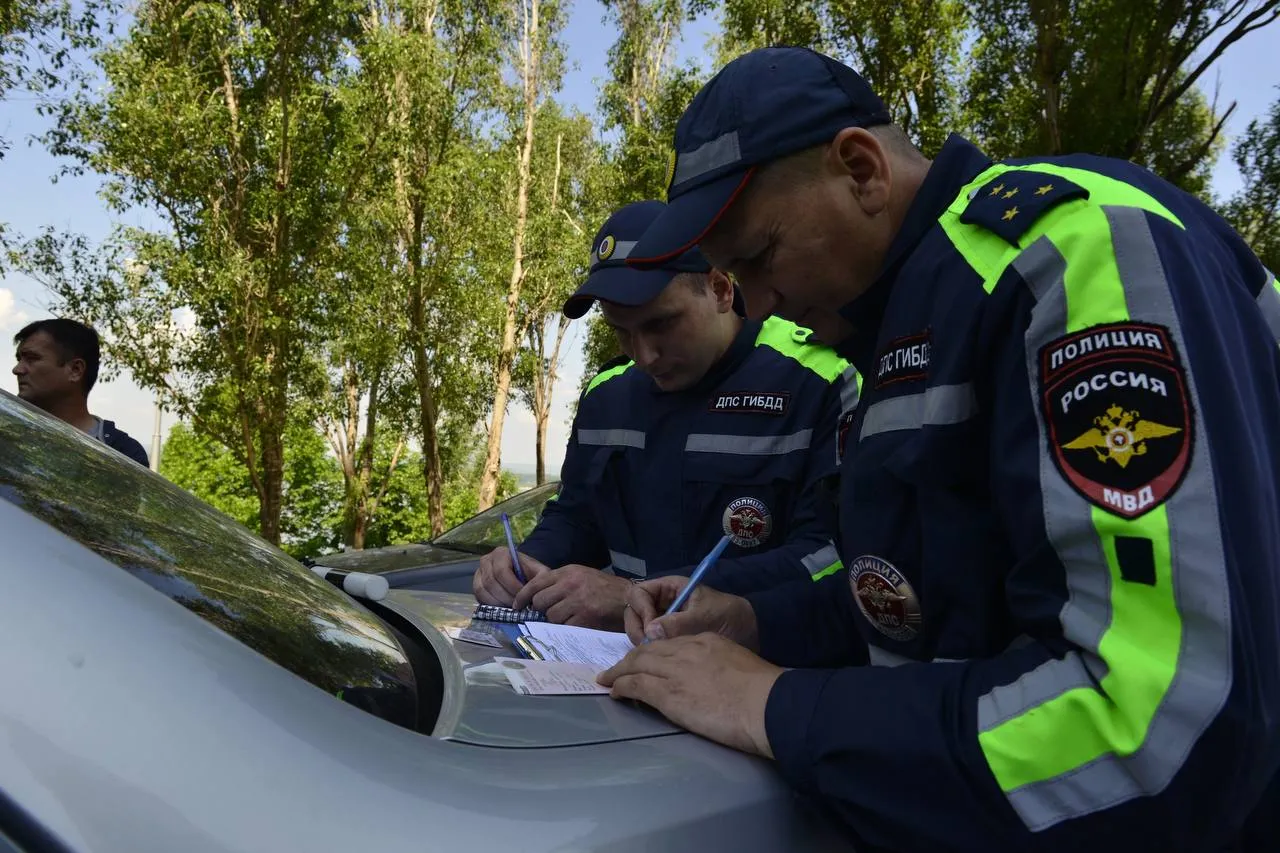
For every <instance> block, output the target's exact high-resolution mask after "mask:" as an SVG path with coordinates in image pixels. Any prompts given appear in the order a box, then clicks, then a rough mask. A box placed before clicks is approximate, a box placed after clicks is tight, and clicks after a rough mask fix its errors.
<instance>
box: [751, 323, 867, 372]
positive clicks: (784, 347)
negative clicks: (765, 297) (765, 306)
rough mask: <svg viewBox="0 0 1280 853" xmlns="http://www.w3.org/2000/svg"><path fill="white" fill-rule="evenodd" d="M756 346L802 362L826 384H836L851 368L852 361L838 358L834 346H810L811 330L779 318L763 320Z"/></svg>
mask: <svg viewBox="0 0 1280 853" xmlns="http://www.w3.org/2000/svg"><path fill="white" fill-rule="evenodd" d="M756 346H758V347H769V348H770V349H772V350H775V351H777V352H779V353H781V354H782V355H785V356H786V357H787V358H790V359H792V360H794V361H798V362H800V364H803V365H804V366H805V367H807V368H809V369H810V370H812V371H813V372H814V373H816V374H818V375H819V376H821V377H822V378H823V379H825V380H827V382H835V381H836V380H837V379H838V378H840V374H842V373H844V372H845V370H846V369H848V367H849V362H847V361H845V360H844V359H843V358H841V357H840V356H838V355H836V352H835V350H833V349H831V347H828V346H823V345H822V344H811V343H809V330H808V329H802V328H801V327H799V326H797V325H796V324H795V323H792V322H791V321H789V320H783V319H782V318H780V317H770V318H768V319H767V320H765V321H764V325H762V326H761V327H760V333H759V334H758V335H756Z"/></svg>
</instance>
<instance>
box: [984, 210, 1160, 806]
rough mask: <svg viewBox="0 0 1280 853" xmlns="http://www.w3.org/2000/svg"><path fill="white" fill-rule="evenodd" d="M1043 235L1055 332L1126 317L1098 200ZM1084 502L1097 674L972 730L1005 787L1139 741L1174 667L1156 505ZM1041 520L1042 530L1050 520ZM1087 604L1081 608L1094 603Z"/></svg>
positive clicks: (1127, 750)
mask: <svg viewBox="0 0 1280 853" xmlns="http://www.w3.org/2000/svg"><path fill="white" fill-rule="evenodd" d="M1045 236H1046V237H1047V238H1048V240H1049V241H1050V242H1051V243H1052V244H1053V246H1054V247H1055V248H1056V249H1057V251H1058V252H1059V253H1060V254H1061V256H1062V258H1063V259H1064V260H1065V262H1066V265H1065V269H1064V270H1063V272H1062V287H1063V290H1065V297H1066V307H1067V311H1066V322H1065V327H1064V328H1062V333H1064V334H1070V333H1073V332H1077V331H1080V330H1082V329H1086V328H1088V327H1090V326H1095V325H1098V324H1102V323H1115V322H1123V321H1126V320H1129V319H1130V313H1129V308H1128V305H1127V303H1126V299H1125V286H1124V282H1123V280H1122V279H1121V276H1120V271H1119V269H1118V266H1117V262H1116V253H1115V247H1114V245H1113V237H1112V228H1111V225H1110V223H1109V221H1108V219H1107V216H1106V212H1105V211H1104V210H1103V209H1102V208H1100V207H1095V206H1088V207H1084V208H1080V207H1078V206H1077V207H1076V208H1075V211H1074V214H1073V215H1071V216H1069V217H1065V218H1063V217H1058V218H1056V219H1055V221H1054V224H1053V226H1052V227H1051V228H1050V229H1049V230H1048V231H1047V232H1046V234H1045ZM1037 403H1038V401H1037ZM1090 509H1091V514H1090V518H1091V521H1092V526H1093V529H1094V531H1095V532H1096V534H1097V536H1098V539H1099V541H1100V543H1101V545H1102V552H1103V554H1104V555H1105V558H1106V563H1107V569H1106V570H1107V573H1108V576H1109V577H1108V579H1107V589H1108V590H1109V594H1108V601H1107V602H1106V607H1105V611H1106V614H1107V616H1108V622H1107V626H1106V630H1105V631H1104V632H1103V634H1102V636H1101V638H1100V639H1099V641H1098V647H1097V649H1096V652H1097V654H1098V656H1099V657H1101V658H1102V660H1103V661H1104V662H1105V664H1106V667H1107V671H1106V675H1105V676H1103V677H1102V679H1101V681H1100V683H1099V686H1098V688H1094V687H1093V686H1092V685H1087V686H1083V685H1082V686H1076V687H1072V688H1070V689H1068V690H1066V691H1065V692H1063V693H1061V694H1059V695H1057V696H1055V697H1054V698H1051V699H1048V700H1047V701H1045V702H1042V703H1040V704H1038V705H1034V706H1032V707H1031V708H1029V709H1027V710H1025V711H1024V712H1023V713H1021V714H1019V715H1017V716H1014V717H1012V718H1010V719H1008V720H1005V721H1004V722H1002V723H1000V724H998V725H995V726H993V727H991V728H989V729H987V730H985V731H982V732H980V733H979V735H978V742H979V745H980V747H981V748H982V751H983V754H984V755H985V756H986V759H987V763H988V765H989V766H990V768H991V772H992V774H993V775H994V776H995V778H996V781H997V782H998V783H999V785H1000V787H1001V789H1002V790H1004V791H1005V792H1010V791H1014V790H1016V789H1018V788H1020V787H1022V786H1024V785H1028V784H1032V783H1035V782H1041V781H1045V780H1049V779H1053V778H1055V777H1058V776H1061V775H1063V774H1065V773H1069V772H1071V771H1073V770H1075V769H1076V768H1078V767H1081V766H1083V765H1085V764H1088V763H1089V762H1091V761H1093V760H1095V759H1097V758H1098V757H1100V756H1102V755H1104V754H1107V753H1112V754H1115V755H1117V756H1122V757H1123V756H1127V755H1131V754H1133V753H1134V752H1135V751H1136V750H1137V749H1138V748H1139V747H1140V746H1141V745H1142V744H1143V742H1144V741H1145V739H1146V736H1147V732H1148V729H1149V728H1150V726H1151V721H1152V720H1153V719H1154V717H1155V714H1156V711H1157V710H1158V709H1159V706H1160V702H1161V701H1162V700H1163V698H1164V696H1165V694H1166V693H1167V692H1168V690H1169V686H1170V684H1171V683H1172V681H1173V675H1174V672H1175V671H1176V670H1177V666H1178V655H1179V648H1180V643H1181V639H1182V622H1181V616H1180V614H1179V612H1178V608H1177V603H1176V602H1175V600H1174V597H1173V595H1174V593H1173V576H1172V562H1171V558H1170V551H1169V527H1168V517H1167V513H1166V508H1165V507H1164V506H1160V507H1158V508H1156V509H1155V510H1153V511H1151V512H1150V513H1147V514H1146V515H1144V516H1141V517H1140V518H1137V519H1132V520H1130V519H1124V518H1121V517H1119V516H1115V515H1112V514H1111V513H1108V512H1106V511H1104V510H1102V509H1100V508H1098V507H1091V508H1090ZM1046 526H1047V527H1049V528H1050V535H1051V537H1052V535H1053V533H1052V525H1046ZM1117 536H1131V537H1138V538H1142V539H1147V540H1149V541H1150V542H1151V543H1152V548H1153V556H1154V560H1155V569H1156V584H1155V586H1146V585H1143V584H1135V583H1129V582H1126V581H1124V580H1123V579H1122V578H1121V575H1120V569H1119V564H1118V562H1117V559H1116V553H1115V540H1116V537H1117ZM1071 570H1072V567H1070V566H1068V571H1071ZM1086 570H1087V569H1086ZM1075 571H1080V568H1079V567H1076V568H1075ZM1073 586H1075V587H1077V588H1078V587H1079V584H1078V583H1077V584H1073ZM1092 604H1093V607H1090V609H1091V610H1093V609H1099V610H1100V608H1097V606H1096V605H1097V603H1096V602H1094V603H1092ZM1082 606H1087V605H1082ZM1098 615H1102V614H1101V613H1099V614H1098ZM1089 651H1095V650H1089Z"/></svg>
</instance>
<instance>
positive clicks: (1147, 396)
mask: <svg viewBox="0 0 1280 853" xmlns="http://www.w3.org/2000/svg"><path fill="white" fill-rule="evenodd" d="M1039 372H1040V377H1039V380H1040V381H1039V384H1040V393H1041V398H1042V403H1041V404H1042V405H1043V406H1044V417H1045V426H1046V427H1047V429H1046V435H1045V437H1046V438H1047V439H1048V442H1049V447H1048V451H1049V454H1050V456H1051V457H1052V458H1053V461H1054V463H1055V464H1056V465H1057V467H1058V470H1059V471H1060V472H1061V474H1062V476H1063V477H1064V478H1066V481H1067V482H1068V483H1069V484H1070V485H1071V487H1072V488H1073V489H1075V490H1076V492H1077V493H1079V494H1080V495H1081V496H1082V497H1083V498H1084V499H1085V500H1087V501H1089V502H1090V503H1092V504H1093V505H1094V506H1097V507H1099V508H1100V509H1104V510H1106V511H1107V512H1110V513H1113V514H1115V515H1119V516H1121V517H1122V518H1138V517H1139V516H1142V515H1145V514H1146V513H1148V512H1150V511H1151V510H1153V509H1155V508H1156V507H1158V506H1160V505H1161V504H1162V503H1164V502H1165V501H1166V500H1168V499H1169V497H1170V496H1171V495H1172V494H1173V493H1174V492H1175V491H1176V490H1177V488H1178V486H1179V484H1180V483H1181V482H1182V478H1183V475H1184V474H1185V473H1186V471H1187V467H1188V465H1189V464H1190V457H1191V453H1192V452H1193V445H1194V441H1195V436H1194V435H1193V434H1192V426H1193V424H1194V418H1193V416H1192V412H1191V402H1190V400H1189V398H1188V397H1189V395H1188V393H1187V382H1186V372H1185V370H1184V369H1183V366H1182V360H1181V358H1180V357H1179V354H1178V352H1177V350H1175V349H1174V346H1173V341H1172V336H1171V335H1170V334H1169V332H1168V330H1167V329H1166V328H1164V327H1163V326H1156V325H1151V324H1148V323H1133V322H1124V323H1110V324H1106V325H1101V326H1091V327H1089V328H1087V329H1084V330H1082V331H1079V332H1076V333H1074V334H1069V335H1066V336H1064V337H1061V338H1058V339H1057V340H1054V341H1051V342H1049V343H1048V344H1046V345H1045V346H1044V347H1043V348H1042V349H1041V351H1040V371H1039Z"/></svg>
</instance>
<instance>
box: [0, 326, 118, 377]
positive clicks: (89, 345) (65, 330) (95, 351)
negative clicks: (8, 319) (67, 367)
mask: <svg viewBox="0 0 1280 853" xmlns="http://www.w3.org/2000/svg"><path fill="white" fill-rule="evenodd" d="M40 332H44V333H45V334H46V335H48V336H49V337H51V338H53V343H54V344H55V345H56V346H57V348H58V364H66V363H67V362H68V361H71V359H73V358H78V359H81V360H83V361H84V378H83V379H82V380H81V381H82V383H83V384H84V393H85V394H88V393H89V392H90V391H91V390H93V385H94V383H95V382H97V381H98V367H99V366H100V365H101V363H102V353H101V349H102V346H101V342H100V340H99V339H98V333H97V332H96V331H95V330H94V328H93V327H92V326H88V325H86V324H84V323H81V322H79V321H77V320H68V319H65V318H63V317H55V318H53V319H49V320H36V321H35V322H34V323H28V324H27V325H25V326H23V327H22V331H20V332H18V334H16V335H14V336H13V342H14V344H16V345H18V346H21V345H22V343H23V342H24V341H26V339H27V338H29V337H31V336H32V335H35V334H39V333H40Z"/></svg>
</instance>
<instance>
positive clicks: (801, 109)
mask: <svg viewBox="0 0 1280 853" xmlns="http://www.w3.org/2000/svg"><path fill="white" fill-rule="evenodd" d="M889 121H890V117H889V111H888V109H887V108H886V107H885V105H884V102H883V101H881V100H880V98H879V96H877V95H876V93H875V92H873V91H872V90H871V87H870V86H868V85H867V82H866V81H865V80H863V79H862V77H861V76H859V75H858V73H857V72H856V71H854V70H853V69H852V68H849V67H848V66H846V65H843V64H842V63H840V62H837V61H836V60H834V59H832V58H831V57H829V56H824V55H822V54H820V53H817V52H816V51H813V50H809V49H808V48H800V47H766V48H761V49H759V50H753V51H751V52H750V53H747V54H744V55H742V56H740V57H738V58H737V59H735V60H733V62H730V63H729V64H728V65H726V66H725V67H724V68H722V69H721V70H720V72H719V73H718V74H716V76H715V77H712V78H711V80H710V82H708V83H707V84H706V85H705V86H703V87H702V89H701V90H700V91H699V92H698V94H697V95H696V96H695V97H694V99H693V102H692V103H691V104H689V107H688V109H686V110H685V111H684V115H682V116H681V117H680V121H679V123H678V124H677V125H676V156H675V164H674V168H673V169H672V174H671V180H670V184H669V186H668V187H667V208H666V210H664V211H663V212H662V213H661V215H660V216H658V218H657V219H656V220H654V222H653V223H652V224H651V225H650V226H649V228H648V229H647V230H646V231H645V232H644V236H643V237H641V238H640V240H639V242H638V243H637V244H636V246H635V247H634V248H633V249H632V251H631V253H630V255H629V256H628V258H627V263H628V264H629V265H631V266H640V267H646V266H653V265H655V264H661V263H663V262H664V261H667V260H669V259H671V258H675V257H679V256H680V255H681V254H683V253H684V252H687V251H689V250H690V249H692V248H693V247H695V246H696V245H697V244H698V243H699V242H700V241H701V240H702V238H703V237H705V236H706V234H707V232H708V231H710V230H711V229H712V227H714V226H715V224H716V223H717V222H718V221H719V220H720V218H721V217H723V216H724V214H725V212H726V211H728V210H729V208H730V207H731V206H732V205H733V202H734V201H735V200H736V199H737V198H738V196H739V195H741V193H742V191H743V190H744V189H746V187H747V185H748V183H750V181H751V176H752V174H754V171H755V167H756V166H759V165H761V164H763V163H768V162H769V161H771V160H776V159H778V158H779V157H785V156H786V155H788V154H794V153H796V152H798V151H803V150H804V149H806V148H812V147H813V146H815V145H820V144H821V143H824V142H829V141H831V140H832V139H833V138H834V137H835V135H836V134H837V133H839V132H840V131H842V130H844V129H845V128H847V127H873V126H875V125H881V124H888V123H889Z"/></svg>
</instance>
